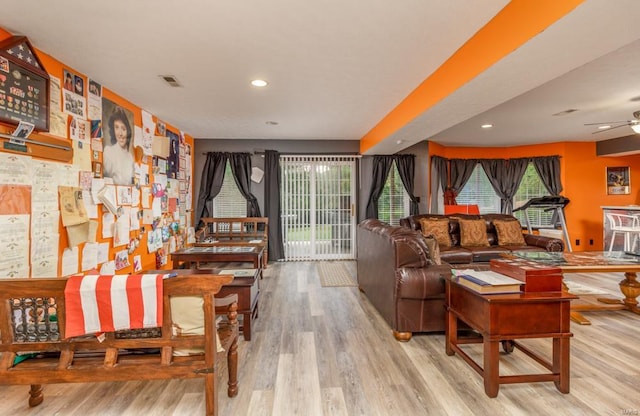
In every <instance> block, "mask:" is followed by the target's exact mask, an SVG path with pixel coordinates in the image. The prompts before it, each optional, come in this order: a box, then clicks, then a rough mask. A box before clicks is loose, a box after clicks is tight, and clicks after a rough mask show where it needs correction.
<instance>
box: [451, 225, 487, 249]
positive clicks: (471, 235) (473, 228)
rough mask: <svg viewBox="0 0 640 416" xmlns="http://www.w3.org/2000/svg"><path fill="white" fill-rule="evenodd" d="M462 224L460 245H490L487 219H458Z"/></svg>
mask: <svg viewBox="0 0 640 416" xmlns="http://www.w3.org/2000/svg"><path fill="white" fill-rule="evenodd" d="M458 223H459V224H460V245H461V246H463V247H466V246H470V247H484V246H488V245H489V240H488V239H487V223H486V222H485V220H463V219H458Z"/></svg>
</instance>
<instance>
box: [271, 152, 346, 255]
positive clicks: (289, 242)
mask: <svg viewBox="0 0 640 416" xmlns="http://www.w3.org/2000/svg"><path fill="white" fill-rule="evenodd" d="M280 167H281V170H282V171H281V173H282V192H281V209H282V236H283V239H284V250H285V260H287V261H293V260H332V259H354V258H355V247H354V244H353V243H354V241H355V221H356V216H355V214H356V213H355V189H356V187H355V172H356V157H355V156H281V157H280Z"/></svg>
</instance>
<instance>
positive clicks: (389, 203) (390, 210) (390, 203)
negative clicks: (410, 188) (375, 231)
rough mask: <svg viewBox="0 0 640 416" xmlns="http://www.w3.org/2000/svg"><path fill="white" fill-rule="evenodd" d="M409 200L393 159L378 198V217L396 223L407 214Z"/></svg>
mask: <svg viewBox="0 0 640 416" xmlns="http://www.w3.org/2000/svg"><path fill="white" fill-rule="evenodd" d="M409 202H410V201H409V194H408V193H407V191H406V190H405V189H404V185H403V184H402V179H400V174H399V173H398V168H397V167H396V162H395V161H394V162H393V165H392V166H391V170H390V171H389V176H388V177H387V182H386V183H385V184H384V188H383V190H382V195H380V199H378V218H379V219H380V220H381V221H384V222H388V223H389V224H391V225H398V223H399V222H400V218H403V217H406V216H408V215H409Z"/></svg>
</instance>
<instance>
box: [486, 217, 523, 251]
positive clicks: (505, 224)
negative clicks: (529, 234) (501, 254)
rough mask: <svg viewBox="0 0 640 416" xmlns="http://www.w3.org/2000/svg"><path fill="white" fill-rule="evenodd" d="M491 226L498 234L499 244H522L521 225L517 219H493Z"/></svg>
mask: <svg viewBox="0 0 640 416" xmlns="http://www.w3.org/2000/svg"><path fill="white" fill-rule="evenodd" d="M493 226H494V227H495V228H496V233H497V234H498V244H499V245H501V246H524V245H526V243H525V242H524V236H523V235H522V226H521V225H520V222H519V221H513V220H512V221H508V220H507V221H504V220H494V221H493Z"/></svg>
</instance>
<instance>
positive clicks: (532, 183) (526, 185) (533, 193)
mask: <svg viewBox="0 0 640 416" xmlns="http://www.w3.org/2000/svg"><path fill="white" fill-rule="evenodd" d="M547 195H549V191H547V188H545V186H544V184H543V183H542V180H540V175H538V172H537V171H536V168H535V167H534V165H533V163H529V165H528V166H527V170H526V171H525V173H524V176H523V177H522V182H520V186H519V187H518V191H517V192H516V194H515V195H514V197H513V208H514V209H515V208H518V207H521V206H522V205H524V204H526V203H527V201H529V200H530V199H532V198H539V197H541V196H547ZM527 214H528V216H529V222H530V224H531V227H551V226H552V225H553V224H552V222H553V220H552V216H553V211H546V212H545V210H544V209H535V208H531V209H528V210H527ZM513 215H514V216H515V217H516V218H518V219H519V220H520V223H521V224H522V225H527V221H526V218H525V216H524V211H516V212H514V213H513Z"/></svg>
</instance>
